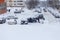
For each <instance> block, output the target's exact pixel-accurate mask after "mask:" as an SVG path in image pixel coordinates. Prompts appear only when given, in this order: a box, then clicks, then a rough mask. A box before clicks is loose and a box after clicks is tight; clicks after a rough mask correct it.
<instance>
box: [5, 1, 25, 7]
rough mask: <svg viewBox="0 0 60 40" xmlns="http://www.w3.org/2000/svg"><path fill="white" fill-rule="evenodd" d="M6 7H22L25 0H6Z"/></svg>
mask: <svg viewBox="0 0 60 40" xmlns="http://www.w3.org/2000/svg"><path fill="white" fill-rule="evenodd" d="M6 2H7V6H8V7H24V6H25V0H6Z"/></svg>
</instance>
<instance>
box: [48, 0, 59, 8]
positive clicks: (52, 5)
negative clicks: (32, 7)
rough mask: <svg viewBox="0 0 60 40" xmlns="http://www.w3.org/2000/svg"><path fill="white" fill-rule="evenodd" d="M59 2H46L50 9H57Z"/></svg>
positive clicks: (52, 0) (54, 0) (49, 0)
mask: <svg viewBox="0 0 60 40" xmlns="http://www.w3.org/2000/svg"><path fill="white" fill-rule="evenodd" d="M58 3H59V0H48V5H49V6H51V7H54V8H55V7H57V5H58Z"/></svg>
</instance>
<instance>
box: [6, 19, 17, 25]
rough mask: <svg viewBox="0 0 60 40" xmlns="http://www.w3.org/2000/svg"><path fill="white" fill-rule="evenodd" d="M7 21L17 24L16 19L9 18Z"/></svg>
mask: <svg viewBox="0 0 60 40" xmlns="http://www.w3.org/2000/svg"><path fill="white" fill-rule="evenodd" d="M7 23H8V24H9V25H16V24H17V21H16V20H15V19H10V20H7Z"/></svg>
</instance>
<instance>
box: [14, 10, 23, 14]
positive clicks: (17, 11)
mask: <svg viewBox="0 0 60 40" xmlns="http://www.w3.org/2000/svg"><path fill="white" fill-rule="evenodd" d="M21 12H24V10H18V9H15V11H14V13H15V14H18V13H21Z"/></svg>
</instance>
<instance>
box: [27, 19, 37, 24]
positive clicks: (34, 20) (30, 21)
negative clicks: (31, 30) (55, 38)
mask: <svg viewBox="0 0 60 40" xmlns="http://www.w3.org/2000/svg"><path fill="white" fill-rule="evenodd" d="M27 20H28V22H29V23H35V22H37V20H36V19H35V18H28V19H27Z"/></svg>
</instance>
